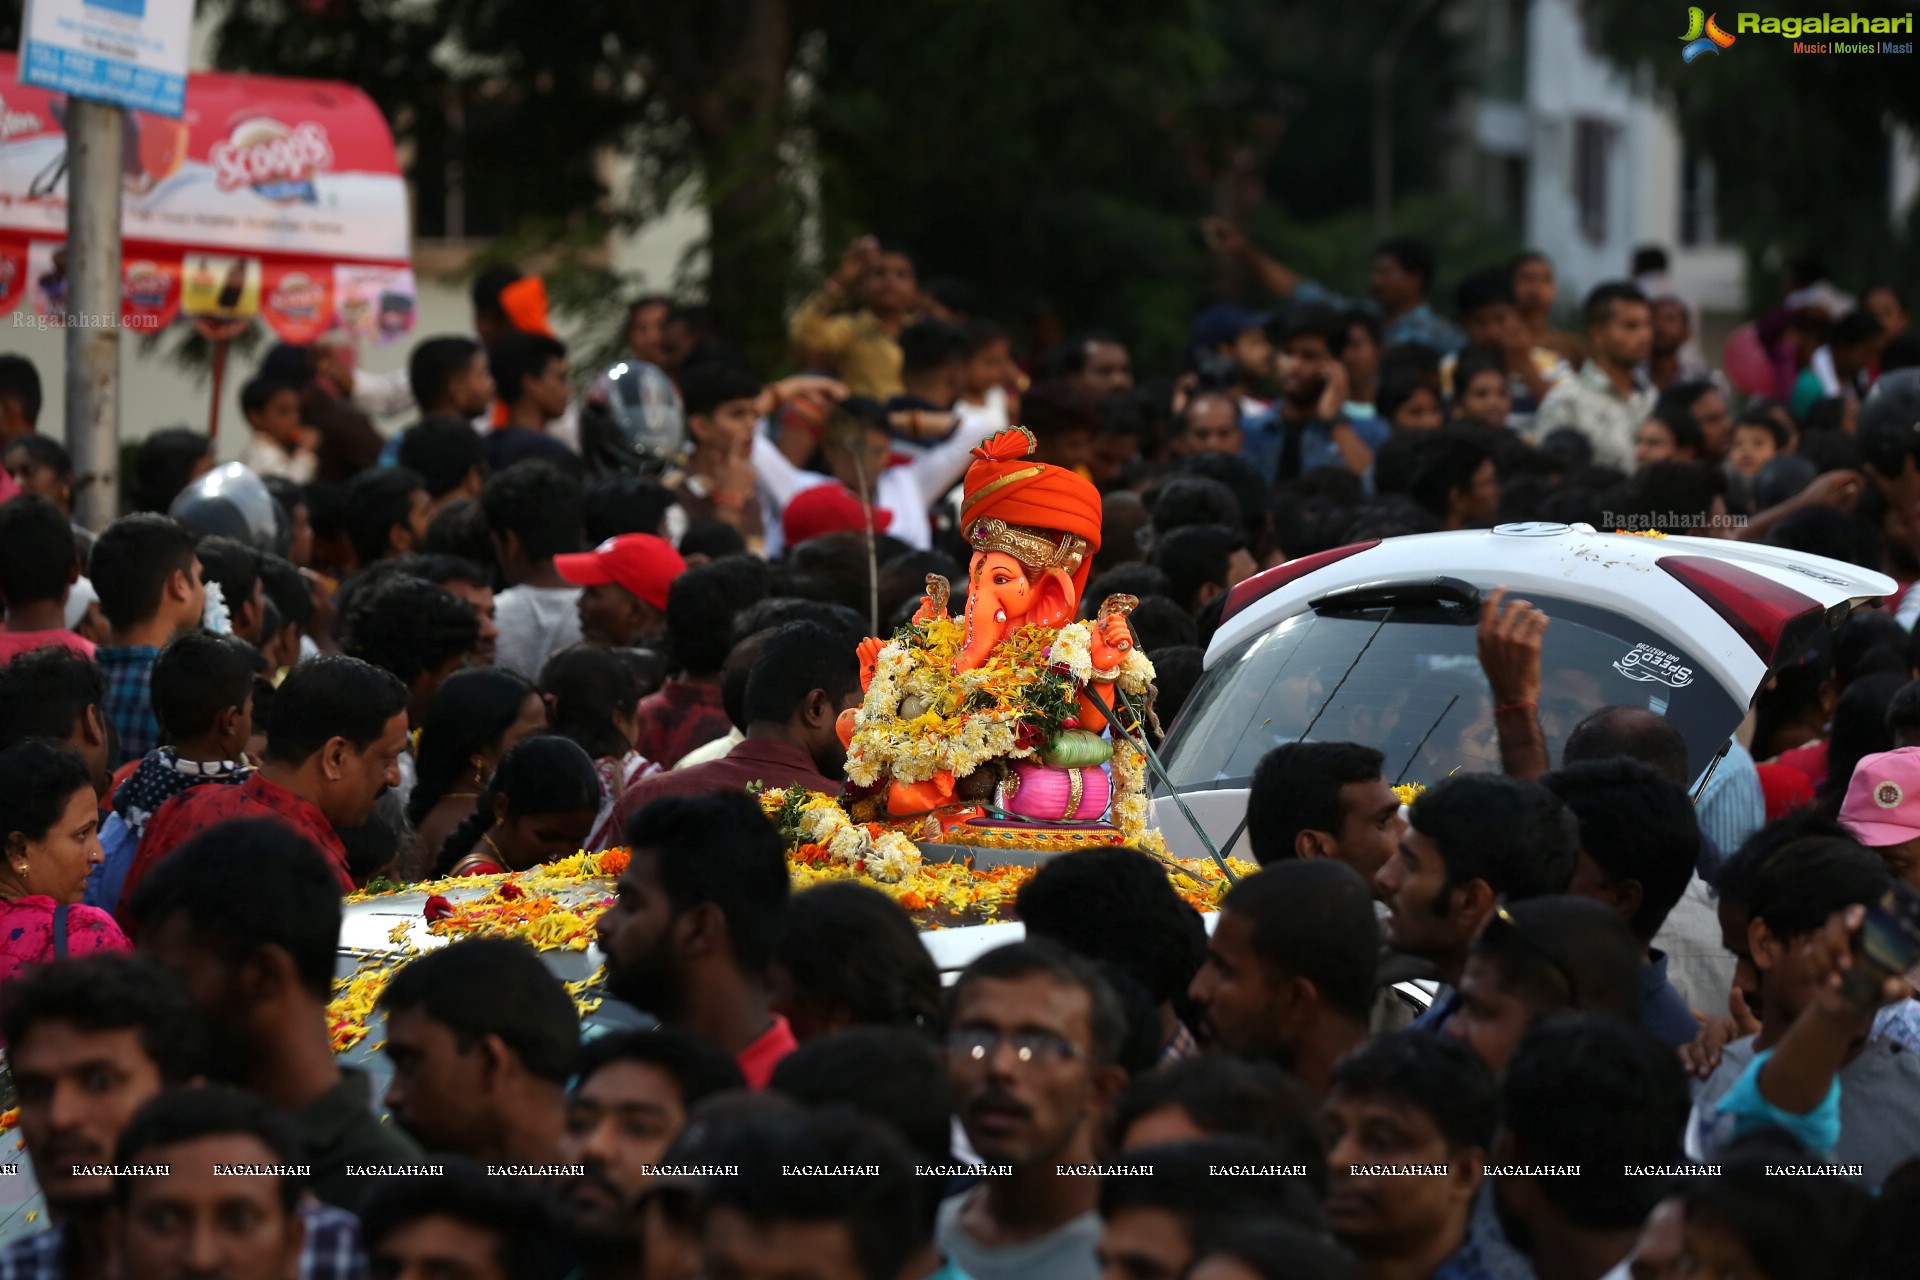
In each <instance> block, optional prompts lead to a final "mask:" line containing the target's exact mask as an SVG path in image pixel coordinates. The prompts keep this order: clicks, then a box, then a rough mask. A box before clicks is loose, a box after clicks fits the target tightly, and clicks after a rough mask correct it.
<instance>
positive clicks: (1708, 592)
mask: <svg viewBox="0 0 1920 1280" xmlns="http://www.w3.org/2000/svg"><path fill="white" fill-rule="evenodd" d="M1660 567H1661V568H1662V569H1664V570H1666V571H1667V572H1668V573H1669V574H1671V575H1673V576H1674V577H1675V578H1677V579H1679V581H1680V582H1681V584H1682V585H1683V586H1685V587H1686V588H1687V590H1689V591H1691V592H1693V594H1695V595H1697V596H1699V597H1700V598H1701V599H1702V600H1704V601H1706V602H1707V604H1708V606H1709V607H1711V608H1712V609H1713V611H1714V612H1715V613H1717V614H1719V615H1720V616H1721V617H1722V618H1723V619H1725V620H1726V623H1727V625H1728V626H1730V627H1732V628H1733V629H1734V630H1735V631H1737V632H1739V633H1740V638H1741V639H1742V640H1745V641H1746V642H1747V644H1748V645H1750V646H1752V648H1753V651H1754V652H1755V653H1756V654H1758V655H1759V656H1760V660H1761V661H1762V662H1764V663H1766V664H1767V666H1768V668H1769V669H1771V668H1772V667H1773V666H1775V665H1776V664H1778V663H1779V662H1782V661H1784V660H1785V659H1787V658H1789V657H1791V656H1792V655H1793V653H1794V651H1795V650H1797V649H1799V648H1800V646H1801V645H1802V644H1803V643H1804V642H1805V641H1806V639H1807V637H1808V636H1809V635H1811V634H1812V632H1813V631H1814V629H1815V628H1817V627H1818V626H1819V625H1820V623H1821V620H1822V619H1823V618H1824V617H1825V615H1826V611H1825V610H1824V609H1822V608H1821V607H1820V604H1819V602H1818V601H1816V600H1814V599H1812V598H1811V597H1809V596H1804V595H1802V594H1800V593H1799V592H1798V591H1795V590H1794V589H1793V588H1791V587H1783V586H1781V585H1780V584H1779V583H1777V582H1775V581H1774V580H1773V579H1771V578H1764V577H1761V576H1760V575H1759V574H1757V573H1755V572H1753V570H1751V569H1743V568H1741V567H1740V566H1739V565H1737V564H1728V563H1727V562H1726V561H1724V560H1715V559H1713V558H1712V557H1710V556H1662V557H1661V558H1660Z"/></svg>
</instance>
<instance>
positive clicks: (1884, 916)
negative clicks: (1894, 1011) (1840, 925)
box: [1843, 883, 1920, 1008]
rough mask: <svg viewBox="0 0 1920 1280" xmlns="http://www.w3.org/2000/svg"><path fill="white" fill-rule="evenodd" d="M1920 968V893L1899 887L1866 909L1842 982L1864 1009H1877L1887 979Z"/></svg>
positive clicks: (1919, 891) (1901, 976)
mask: <svg viewBox="0 0 1920 1280" xmlns="http://www.w3.org/2000/svg"><path fill="white" fill-rule="evenodd" d="M1917 966H1920V890H1916V889H1915V888H1914V887H1913V886H1912V885H1909V884H1905V883H1900V884H1895V885H1894V886H1893V888H1891V889H1889V890H1887V892H1886V894H1885V896H1883V897H1882V898H1881V899H1880V901H1878V902H1876V903H1872V904H1870V905H1869V906H1868V907H1867V915H1866V919H1865V920H1864V921H1863V922H1862V923H1861V925H1860V931H1859V932H1858V933H1856V934H1854V936H1853V967H1852V968H1851V969H1849V970H1847V973H1846V977H1845V979H1844V981H1843V986H1844V989H1845V991H1846V993H1847V995H1848V996H1849V997H1850V998H1851V999H1852V1000H1853V1001H1854V1003H1856V1004H1858V1005H1861V1006H1862V1007H1865V1008H1878V1007H1879V1005H1880V990H1881V987H1882V986H1883V984H1884V983H1885V982H1886V980H1887V979H1888V978H1904V977H1906V976H1907V975H1908V974H1909V973H1911V972H1912V971H1913V970H1914V969H1915V968H1916V967H1917Z"/></svg>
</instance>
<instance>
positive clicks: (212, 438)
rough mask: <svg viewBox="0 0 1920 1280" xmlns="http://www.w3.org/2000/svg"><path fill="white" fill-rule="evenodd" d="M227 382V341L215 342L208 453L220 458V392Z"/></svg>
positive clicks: (219, 340)
mask: <svg viewBox="0 0 1920 1280" xmlns="http://www.w3.org/2000/svg"><path fill="white" fill-rule="evenodd" d="M226 382H227V340H226V339H225V338H215V339H214V340H213V407H212V408H211V409H209V410H208V411H207V451H208V452H209V453H212V454H213V455H214V456H215V457H219V456H220V392H221V390H222V389H223V388H224V387H225V386H226Z"/></svg>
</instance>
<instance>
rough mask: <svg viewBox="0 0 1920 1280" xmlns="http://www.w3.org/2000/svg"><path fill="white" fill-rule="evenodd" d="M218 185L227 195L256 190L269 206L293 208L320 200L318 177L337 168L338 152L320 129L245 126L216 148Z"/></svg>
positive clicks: (271, 123)
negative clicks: (276, 203)
mask: <svg viewBox="0 0 1920 1280" xmlns="http://www.w3.org/2000/svg"><path fill="white" fill-rule="evenodd" d="M208 159H210V160H212V161H213V168H214V179H213V180H214V183H215V185H216V186H218V187H219V188H220V190H222V191H232V190H234V189H236V188H238V187H252V188H253V189H254V190H255V191H256V192H258V193H259V194H260V195H262V196H264V197H266V198H267V199H268V200H276V201H279V202H280V203H282V204H290V203H292V202H293V201H296V200H302V201H305V202H306V203H308V204H312V203H314V202H315V200H316V198H317V197H316V196H315V195H314V191H313V176H314V174H316V173H321V172H324V171H325V170H328V169H331V168H332V167H333V147H332V146H331V145H330V144H329V143H328V142H327V131H326V130H325V129H323V128H321V127H320V126H319V125H317V124H303V125H300V126H298V127H297V128H293V129H289V128H287V126H286V125H284V124H281V123H280V122H279V121H278V120H270V119H264V118H262V119H256V120H243V121H242V122H240V123H239V124H237V125H235V126H234V127H233V132H232V133H231V134H229V135H227V140H226V141H225V142H216V143H215V144H214V146H213V150H212V151H211V152H210V153H209V155H208Z"/></svg>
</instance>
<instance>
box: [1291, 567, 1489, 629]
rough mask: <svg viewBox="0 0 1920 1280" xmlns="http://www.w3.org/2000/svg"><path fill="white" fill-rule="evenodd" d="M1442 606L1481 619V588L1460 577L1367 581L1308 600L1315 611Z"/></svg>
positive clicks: (1459, 615) (1455, 612) (1469, 617)
mask: <svg viewBox="0 0 1920 1280" xmlns="http://www.w3.org/2000/svg"><path fill="white" fill-rule="evenodd" d="M1422 606H1426V607H1439V608H1440V609H1441V610H1442V611H1443V612H1444V613H1446V614H1449V615H1454V616H1457V617H1459V618H1460V619H1462V620H1466V619H1472V620H1474V621H1476V622H1477V621H1478V620H1479V616H1480V588H1478V587H1476V586H1474V585H1473V584H1472V583H1471V582H1463V581H1462V580H1461V579H1459V578H1445V577H1442V578H1427V579H1424V580H1420V581H1413V582H1404V581H1403V582H1393V581H1384V582H1363V583H1359V584H1357V585H1355V586H1351V587H1342V588H1340V589H1339V590H1338V591H1329V592H1327V594H1325V595H1323V596H1318V597H1316V598H1314V599H1313V600H1311V601H1309V602H1308V607H1309V608H1311V609H1312V610H1313V611H1314V612H1315V613H1354V612H1360V611H1364V610H1368V609H1381V608H1400V609H1409V608H1410V609H1421V608H1422Z"/></svg>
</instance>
